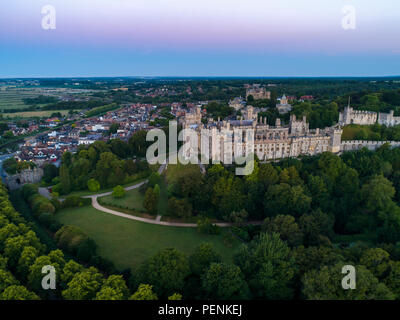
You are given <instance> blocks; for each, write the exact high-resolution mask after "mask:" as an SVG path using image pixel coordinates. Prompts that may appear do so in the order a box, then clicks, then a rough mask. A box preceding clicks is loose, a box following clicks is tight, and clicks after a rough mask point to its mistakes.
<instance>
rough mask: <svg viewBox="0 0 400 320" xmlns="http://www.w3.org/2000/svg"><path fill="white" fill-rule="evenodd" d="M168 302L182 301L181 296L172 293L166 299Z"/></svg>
mask: <svg viewBox="0 0 400 320" xmlns="http://www.w3.org/2000/svg"><path fill="white" fill-rule="evenodd" d="M168 300H171V301H173V300H176V301H178V300H182V295H181V294H179V293H174V294H173V295H172V296H170V297H168Z"/></svg>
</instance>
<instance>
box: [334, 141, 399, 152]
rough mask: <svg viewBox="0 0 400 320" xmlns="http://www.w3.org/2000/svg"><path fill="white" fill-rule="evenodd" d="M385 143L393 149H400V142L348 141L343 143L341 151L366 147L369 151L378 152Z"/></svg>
mask: <svg viewBox="0 0 400 320" xmlns="http://www.w3.org/2000/svg"><path fill="white" fill-rule="evenodd" d="M385 143H389V144H390V145H391V146H392V147H400V141H366V140H348V141H342V143H341V146H340V151H355V150H360V149H362V148H364V147H366V148H368V149H369V150H376V149H378V148H379V147H380V146H382V145H384V144H385Z"/></svg>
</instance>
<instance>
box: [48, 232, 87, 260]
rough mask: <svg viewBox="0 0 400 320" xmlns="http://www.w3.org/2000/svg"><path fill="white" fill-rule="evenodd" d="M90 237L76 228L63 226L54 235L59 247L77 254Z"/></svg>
mask: <svg viewBox="0 0 400 320" xmlns="http://www.w3.org/2000/svg"><path fill="white" fill-rule="evenodd" d="M87 239H89V237H88V236H87V234H86V233H85V232H83V231H82V230H81V229H80V228H78V227H75V226H68V225H67V226H63V227H62V228H61V229H60V230H58V231H57V232H56V234H55V235H54V240H55V241H56V242H57V244H58V246H59V247H60V248H62V249H65V250H67V251H69V252H72V253H76V252H77V250H78V249H79V247H80V245H82V243H83V242H85V241H86V240H87Z"/></svg>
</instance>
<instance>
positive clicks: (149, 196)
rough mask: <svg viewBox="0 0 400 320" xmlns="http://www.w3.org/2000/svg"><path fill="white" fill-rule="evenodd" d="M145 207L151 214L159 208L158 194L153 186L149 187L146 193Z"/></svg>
mask: <svg viewBox="0 0 400 320" xmlns="http://www.w3.org/2000/svg"><path fill="white" fill-rule="evenodd" d="M143 207H144V208H145V209H146V210H147V212H149V213H150V214H156V213H157V209H158V196H157V194H156V193H155V192H154V189H153V188H148V189H147V190H146V193H145V195H144V200H143Z"/></svg>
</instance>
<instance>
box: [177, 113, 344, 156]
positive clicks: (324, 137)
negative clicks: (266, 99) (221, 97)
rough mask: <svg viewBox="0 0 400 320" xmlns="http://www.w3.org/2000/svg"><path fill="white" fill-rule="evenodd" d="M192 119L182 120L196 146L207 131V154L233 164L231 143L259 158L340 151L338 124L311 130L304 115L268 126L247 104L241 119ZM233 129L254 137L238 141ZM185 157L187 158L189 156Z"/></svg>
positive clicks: (278, 120) (293, 116)
mask: <svg viewBox="0 0 400 320" xmlns="http://www.w3.org/2000/svg"><path fill="white" fill-rule="evenodd" d="M191 120H192V117H191V116H189V117H188V121H186V119H185V121H184V128H186V129H192V130H194V131H195V132H196V133H197V136H198V139H199V140H198V142H196V144H197V146H200V145H201V144H202V143H204V141H200V140H201V139H203V138H204V136H202V134H201V132H202V130H208V131H207V132H210V134H209V136H208V137H207V138H208V140H207V141H206V142H205V143H206V144H208V148H207V150H209V154H208V155H207V156H208V158H210V159H218V160H220V161H222V162H223V163H232V159H233V157H234V150H233V148H232V145H233V142H235V143H236V145H235V147H238V148H239V149H240V150H247V154H249V153H252V152H254V153H255V154H256V155H257V157H258V158H259V159H260V160H261V161H267V160H274V159H282V158H289V157H298V156H300V155H316V154H318V153H322V152H325V151H330V152H333V153H338V152H340V150H341V135H342V130H341V129H340V127H329V128H325V129H315V130H310V129H309V124H308V123H307V121H306V117H303V118H302V119H301V120H297V119H296V116H295V115H292V116H291V117H290V122H289V125H286V126H282V125H281V121H280V119H277V120H276V123H275V126H269V125H268V124H267V121H266V120H267V119H266V118H260V119H258V116H257V113H254V109H253V107H251V106H249V107H247V109H246V112H244V118H243V117H241V118H239V119H237V120H223V121H220V120H218V121H209V122H208V123H207V124H202V123H201V121H198V122H197V123H193V122H192V121H191ZM235 131H241V132H245V131H250V132H253V133H254V136H253V138H254V139H252V141H249V138H248V136H245V135H244V136H243V138H242V139H241V141H240V142H239V143H238V141H236V140H234V136H233V134H232V132H235ZM198 148H200V147H198ZM249 148H251V150H249ZM189 152H190V150H189ZM244 154H245V153H244V152H243V155H244ZM187 156H188V157H190V155H187Z"/></svg>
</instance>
